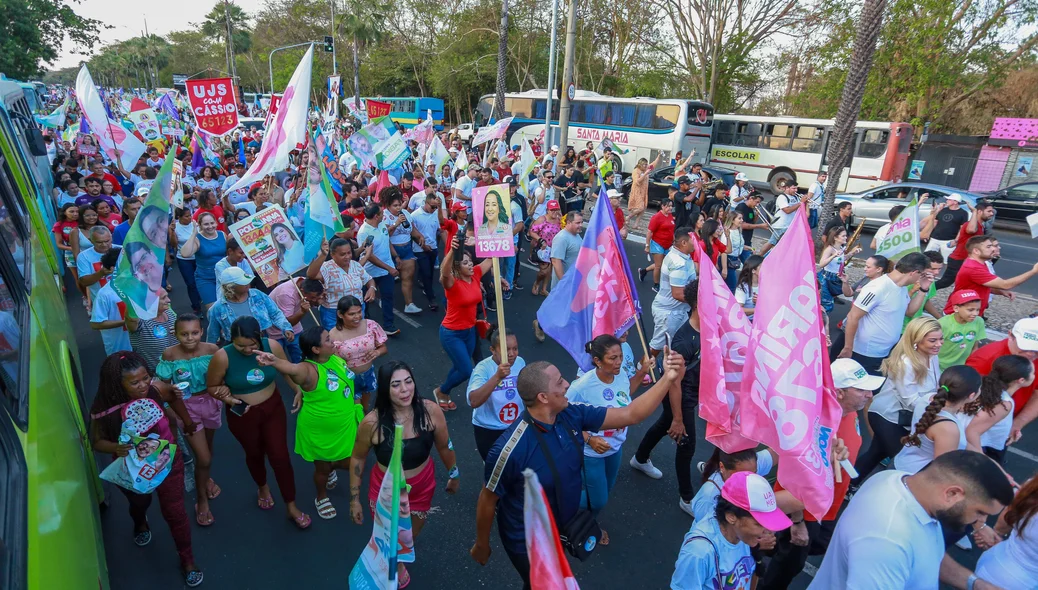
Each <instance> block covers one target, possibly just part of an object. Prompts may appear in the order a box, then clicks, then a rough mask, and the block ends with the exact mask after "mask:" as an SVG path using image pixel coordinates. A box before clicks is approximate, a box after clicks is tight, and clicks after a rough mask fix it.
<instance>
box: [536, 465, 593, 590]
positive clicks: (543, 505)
mask: <svg viewBox="0 0 1038 590" xmlns="http://www.w3.org/2000/svg"><path fill="white" fill-rule="evenodd" d="M523 477H525V478H526V486H525V487H526V491H525V494H524V497H523V521H524V523H523V524H524V525H525V528H526V554H527V555H528V556H529V558H530V588H532V589H533V590H579V589H580V586H578V585H577V579H576V578H574V577H573V570H571V569H570V568H569V561H567V560H566V554H565V553H563V551H562V543H561V542H560V541H559V530H558V528H556V526H555V518H554V517H553V516H552V514H551V508H549V507H548V498H547V496H545V495H544V488H542V487H541V482H540V481H538V479H537V474H536V473H534V472H533V470H532V469H526V470H524V471H523Z"/></svg>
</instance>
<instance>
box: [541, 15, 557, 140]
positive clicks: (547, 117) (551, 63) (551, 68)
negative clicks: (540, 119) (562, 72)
mask: <svg viewBox="0 0 1038 590" xmlns="http://www.w3.org/2000/svg"><path fill="white" fill-rule="evenodd" d="M558 29H559V0H551V50H550V55H549V56H548V101H547V109H545V113H544V151H545V152H547V151H548V148H549V147H551V108H552V105H551V99H552V93H553V92H554V91H555V54H556V53H557V51H556V49H555V43H556V41H557V40H558V36H559V35H558Z"/></svg>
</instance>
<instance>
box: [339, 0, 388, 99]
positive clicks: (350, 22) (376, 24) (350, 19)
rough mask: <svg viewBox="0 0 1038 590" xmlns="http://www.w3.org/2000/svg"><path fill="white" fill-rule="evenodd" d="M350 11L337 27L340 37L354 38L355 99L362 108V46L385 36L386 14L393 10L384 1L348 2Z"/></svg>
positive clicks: (341, 17) (343, 16)
mask: <svg viewBox="0 0 1038 590" xmlns="http://www.w3.org/2000/svg"><path fill="white" fill-rule="evenodd" d="M347 6H348V7H349V11H348V12H345V13H343V14H342V16H340V17H339V24H338V26H337V27H336V29H335V33H336V34H335V36H336V38H338V36H339V32H340V31H341V32H342V34H343V36H345V37H347V38H349V39H352V40H353V100H354V101H355V103H354V104H356V105H357V108H360V48H361V46H362V45H367V44H368V43H378V42H379V41H381V40H382V38H383V37H384V36H385V32H386V30H385V25H384V23H385V22H386V15H387V14H388V13H389V11H390V10H391V7H390V6H389V5H388V4H385V3H382V2H377V1H376V2H367V3H360V2H352V3H347Z"/></svg>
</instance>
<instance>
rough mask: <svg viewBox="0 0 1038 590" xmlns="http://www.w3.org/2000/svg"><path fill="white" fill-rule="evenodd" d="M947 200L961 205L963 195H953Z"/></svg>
mask: <svg viewBox="0 0 1038 590" xmlns="http://www.w3.org/2000/svg"><path fill="white" fill-rule="evenodd" d="M945 199H948V200H949V201H955V202H956V203H961V202H962V201H963V198H962V195H960V194H959V193H952V194H950V195H948V196H947V197H945Z"/></svg>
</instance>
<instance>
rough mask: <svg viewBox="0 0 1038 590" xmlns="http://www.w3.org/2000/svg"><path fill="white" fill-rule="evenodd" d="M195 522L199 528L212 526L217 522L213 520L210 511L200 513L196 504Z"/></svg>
mask: <svg viewBox="0 0 1038 590" xmlns="http://www.w3.org/2000/svg"><path fill="white" fill-rule="evenodd" d="M195 522H196V523H197V524H198V526H211V525H212V524H213V523H214V522H216V519H215V518H213V513H212V512H210V511H209V510H206V511H205V512H199V511H198V504H195Z"/></svg>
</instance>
